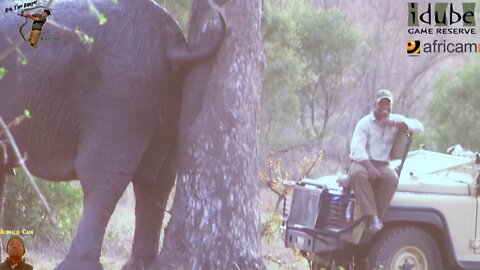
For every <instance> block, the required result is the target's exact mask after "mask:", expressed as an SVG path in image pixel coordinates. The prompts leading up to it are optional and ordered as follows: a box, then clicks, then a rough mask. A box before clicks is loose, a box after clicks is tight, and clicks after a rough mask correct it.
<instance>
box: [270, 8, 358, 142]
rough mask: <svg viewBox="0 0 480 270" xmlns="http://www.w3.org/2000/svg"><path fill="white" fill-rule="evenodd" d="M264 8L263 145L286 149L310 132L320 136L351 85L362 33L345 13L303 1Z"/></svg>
mask: <svg viewBox="0 0 480 270" xmlns="http://www.w3.org/2000/svg"><path fill="white" fill-rule="evenodd" d="M264 13H265V14H264V29H263V32H264V46H265V54H266V56H267V63H268V65H267V70H266V73H265V77H264V84H263V92H262V130H261V133H262V138H261V139H262V140H263V141H262V143H261V144H262V145H267V146H268V147H269V148H270V149H278V148H288V147H289V146H291V145H295V144H298V143H299V142H300V143H301V142H302V141H304V142H305V141H308V140H311V139H312V136H311V135H312V131H313V134H314V136H315V137H317V136H319V132H320V131H322V128H321V127H319V123H323V122H324V120H325V122H328V120H329V118H330V117H331V115H332V112H333V111H334V109H335V107H336V106H337V105H338V103H339V101H340V98H341V96H342V94H343V93H344V91H347V90H348V89H350V88H351V87H350V86H349V85H348V84H347V83H346V79H345V77H346V76H345V74H346V73H347V69H348V68H349V67H350V65H351V63H352V59H353V55H354V51H355V49H356V46H357V43H358V37H357V35H356V33H355V32H354V31H352V30H351V29H350V24H349V22H348V21H347V19H346V16H345V15H344V14H342V13H341V12H339V11H336V10H324V11H315V10H313V9H312V8H311V7H310V6H308V5H306V4H305V2H304V1H301V0H292V1H286V2H284V3H283V4H282V5H279V4H278V3H276V2H275V1H273V0H271V1H266V2H265V6H264ZM307 118H308V119H309V123H310V124H309V125H308V124H306V122H307ZM312 119H313V120H312ZM324 129H325V128H324Z"/></svg>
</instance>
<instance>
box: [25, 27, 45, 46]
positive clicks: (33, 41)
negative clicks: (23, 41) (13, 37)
mask: <svg viewBox="0 0 480 270" xmlns="http://www.w3.org/2000/svg"><path fill="white" fill-rule="evenodd" d="M41 33H42V31H40V30H32V32H30V38H29V39H28V41H29V42H30V45H32V47H33V48H37V47H38V40H39V39H40V34H41Z"/></svg>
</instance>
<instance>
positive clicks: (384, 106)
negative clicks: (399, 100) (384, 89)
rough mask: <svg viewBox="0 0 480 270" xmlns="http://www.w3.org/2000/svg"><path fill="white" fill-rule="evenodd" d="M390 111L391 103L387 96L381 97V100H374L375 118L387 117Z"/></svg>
mask: <svg viewBox="0 0 480 270" xmlns="http://www.w3.org/2000/svg"><path fill="white" fill-rule="evenodd" d="M391 112H392V103H391V102H390V100H389V99H387V98H382V99H381V100H379V101H377V102H375V115H376V116H377V118H379V119H382V118H385V117H388V115H389V114H390V113H391Z"/></svg>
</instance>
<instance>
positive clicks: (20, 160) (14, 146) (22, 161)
mask: <svg viewBox="0 0 480 270" xmlns="http://www.w3.org/2000/svg"><path fill="white" fill-rule="evenodd" d="M17 119H18V118H17ZM17 121H18V120H17ZM14 122H15V121H14ZM10 125H11V124H10ZM10 125H7V124H5V122H4V121H3V118H2V117H1V116H0V127H1V128H2V130H3V133H4V134H5V135H6V136H7V140H8V142H9V143H10V145H11V146H12V149H13V152H14V153H15V156H16V157H17V159H18V164H19V165H20V167H21V168H22V169H23V170H24V171H25V174H26V175H27V178H28V180H29V181H30V184H31V185H32V186H33V188H34V189H35V191H36V192H37V194H38V196H39V197H40V200H41V201H42V204H43V206H44V207H45V209H46V210H47V212H48V215H49V217H50V220H51V221H52V223H53V225H55V227H56V228H57V229H60V227H59V226H58V223H57V220H56V219H55V216H54V215H53V211H52V209H51V207H50V205H49V204H48V202H47V199H46V198H45V195H43V193H42V191H41V190H40V188H38V185H37V183H35V180H34V178H33V175H32V174H31V173H30V170H28V168H27V166H26V165H25V161H26V157H25V158H23V157H22V155H21V153H20V150H19V149H18V146H17V144H16V143H15V140H14V138H13V135H12V133H11V132H10V129H9V128H8V127H9V126H10Z"/></svg>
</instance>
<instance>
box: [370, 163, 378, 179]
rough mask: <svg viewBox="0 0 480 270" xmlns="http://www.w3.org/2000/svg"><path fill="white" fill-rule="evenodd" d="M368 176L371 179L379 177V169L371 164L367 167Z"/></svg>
mask: <svg viewBox="0 0 480 270" xmlns="http://www.w3.org/2000/svg"><path fill="white" fill-rule="evenodd" d="M367 173H368V177H369V178H372V179H378V178H380V171H379V170H378V169H377V168H375V167H374V166H373V165H372V166H370V167H368V168H367Z"/></svg>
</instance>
